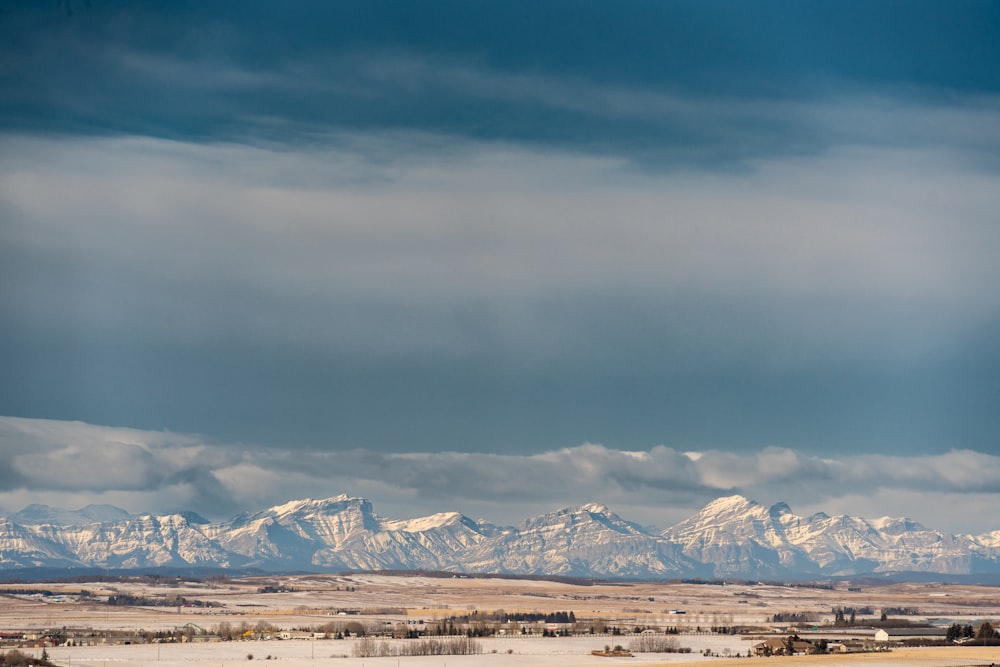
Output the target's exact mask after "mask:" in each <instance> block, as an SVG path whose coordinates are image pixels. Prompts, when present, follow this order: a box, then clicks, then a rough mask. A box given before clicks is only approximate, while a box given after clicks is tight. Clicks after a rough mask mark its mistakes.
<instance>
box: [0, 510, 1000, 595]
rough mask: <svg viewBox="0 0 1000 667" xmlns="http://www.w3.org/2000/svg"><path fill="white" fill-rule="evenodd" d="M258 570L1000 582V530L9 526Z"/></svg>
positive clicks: (148, 556) (336, 514)
mask: <svg viewBox="0 0 1000 667" xmlns="http://www.w3.org/2000/svg"><path fill="white" fill-rule="evenodd" d="M166 566H169V567H177V566H191V567H213V568H218V567H221V568H241V567H256V568H260V569H265V570H270V571H289V570H306V571H344V570H384V569H393V570H443V571H454V572H469V573H511V574H536V575H564V576H584V577H633V578H651V579H668V578H681V577H704V578H710V577H739V578H778V579H795V578H811V577H823V576H850V575H864V574H875V573H892V572H914V571H916V572H926V573H936V574H942V575H945V574H947V575H952V574H1000V531H993V532H990V533H986V534H983V535H980V536H978V537H977V536H972V535H952V534H947V533H942V532H939V531H935V530H931V529H928V528H926V527H924V526H922V525H920V524H919V523H916V522H914V521H911V520H909V519H906V518H893V517H881V518H878V519H872V520H868V519H864V518H860V517H852V516H847V515H839V516H829V515H827V514H825V513H823V512H819V513H816V514H813V515H811V516H808V517H802V516H799V515H796V514H795V513H794V512H793V511H792V510H791V508H790V507H789V506H788V505H787V504H785V503H777V504H775V505H772V506H770V507H767V506H764V505H761V504H759V503H756V502H754V501H752V500H749V499H747V498H744V497H743V496H729V497H724V498H718V499H716V500H713V501H712V502H710V503H709V504H708V505H706V506H705V507H704V508H702V509H701V510H700V511H699V512H697V513H695V514H694V515H692V516H691V517H689V518H687V519H685V520H684V521H681V522H680V523H678V524H676V525H674V526H672V527H671V528H668V529H666V530H663V531H661V532H655V531H650V530H649V529H645V528H643V527H641V526H640V525H638V524H635V523H632V522H629V521H627V520H625V519H623V518H621V517H620V516H618V515H617V514H615V513H614V512H612V511H611V510H610V509H608V508H607V507H606V506H604V505H601V504H599V503H587V504H585V505H582V506H579V507H568V508H563V509H559V510H555V511H552V512H548V513H546V514H543V515H541V516H537V517H532V518H529V519H527V520H525V521H524V523H523V524H522V525H521V526H520V527H512V526H496V525H494V524H491V523H489V522H487V521H483V520H478V521H477V520H474V519H470V518H469V517H467V516H465V515H463V514H461V513H459V512H440V513H437V514H432V515H430V516H426V517H419V518H414V519H391V518H385V517H380V516H378V515H377V514H376V513H375V511H374V509H373V507H372V505H371V503H370V502H369V501H368V500H366V499H364V498H356V497H351V496H348V495H339V496H335V497H331V498H326V499H320V500H313V499H309V498H306V499H301V500H293V501H289V502H287V503H284V504H282V505H277V506H274V507H271V508H267V509H264V510H261V511H258V512H252V513H243V514H239V515H237V516H235V517H233V518H232V519H229V520H227V521H223V522H217V523H212V522H208V521H206V520H205V519H202V518H201V517H199V516H198V515H197V514H194V513H180V514H167V515H161V516H156V515H151V514H143V515H130V514H129V513H127V512H125V511H124V510H120V509H118V508H115V507H111V506H90V507H87V508H84V509H82V510H78V511H69V510H60V509H57V508H50V507H47V506H43V505H32V506H30V507H28V508H25V509H24V510H22V511H20V512H17V513H14V514H11V515H9V516H7V517H0V569H5V570H11V569H20V568H32V567H58V568H79V567H101V568H116V569H118V568H125V569H128V568H152V567H166Z"/></svg>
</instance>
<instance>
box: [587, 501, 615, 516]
mask: <svg viewBox="0 0 1000 667" xmlns="http://www.w3.org/2000/svg"><path fill="white" fill-rule="evenodd" d="M580 511H581V512H590V513H591V514H610V513H611V510H610V509H608V506H607V505H602V504H601V503H587V504H586V505H581V506H580Z"/></svg>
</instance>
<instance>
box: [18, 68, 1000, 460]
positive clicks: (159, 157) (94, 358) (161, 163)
mask: <svg viewBox="0 0 1000 667" xmlns="http://www.w3.org/2000/svg"><path fill="white" fill-rule="evenodd" d="M491 87H492V86H491ZM639 106H641V105H639ZM863 106H864V105H862V104H861V102H856V103H853V104H847V105H845V106H843V107H841V108H839V112H838V110H837V109H830V108H826V107H824V106H823V105H818V106H815V107H812V108H811V109H809V110H808V114H810V115H812V116H815V117H819V118H826V119H827V120H825V121H824V123H825V125H827V126H831V127H832V126H837V125H838V124H848V123H845V122H844V121H843V119H842V116H843V117H846V118H851V117H852V115H853V114H855V113H861V112H860V111H858V110H859V109H861V108H862V107H863ZM863 118H864V119H865V120H866V121H867V122H865V123H859V124H860V125H861V126H864V127H869V126H870V127H872V128H878V127H882V128H890V127H893V126H894V124H895V126H896V127H903V128H906V127H908V126H912V127H917V128H922V127H930V126H932V125H939V126H941V127H943V128H946V129H945V130H943V131H944V132H947V133H951V134H955V133H961V134H963V136H972V134H973V133H975V134H977V136H981V137H986V138H988V137H992V136H1000V133H996V132H993V129H995V126H996V124H997V121H996V118H997V116H996V114H995V113H994V112H990V111H989V107H988V105H982V106H981V109H980V111H979V112H978V113H973V112H970V111H969V110H968V108H965V109H961V110H960V109H958V108H955V109H951V110H949V109H947V108H920V107H904V108H902V109H899V108H895V107H892V108H882V109H880V108H878V107H876V108H874V109H868V110H866V111H864V113H863ZM957 128H961V130H959V129H957ZM914 132H915V131H914ZM910 134H912V133H911V132H909V131H906V130H904V131H903V132H902V134H901V135H900V134H892V133H889V132H888V131H887V132H886V134H885V137H886V138H885V141H883V145H880V146H875V145H868V146H852V145H845V146H843V147H841V148H838V149H836V150H831V151H828V152H825V153H822V154H818V155H803V156H798V157H787V156H786V157H781V158H771V159H760V160H757V161H754V162H752V163H750V164H748V165H747V168H745V169H740V170H735V171H731V172H719V171H701V170H686V171H683V172H658V171H648V170H638V169H637V168H636V165H635V164H634V163H632V162H629V161H628V160H624V159H620V158H609V157H602V156H599V155H598V156H595V155H591V154H584V153H579V152H552V151H545V152H540V151H538V150H534V149H531V148H528V147H524V146H518V145H505V144H497V143H478V142H469V141H466V140H460V139H456V138H454V137H447V136H435V135H426V134H389V135H379V136H375V135H370V134H364V133H355V134H341V135H336V136H328V137H326V139H325V140H324V141H323V142H322V143H321V144H319V145H316V146H313V147H310V148H308V149H302V148H295V149H290V148H288V147H263V146H246V145H230V144H210V145H198V144H190V143H181V142H172V141H163V140H156V139H143V138H135V137H120V138H90V139H85V138H84V139H74V140H49V139H43V138H28V137H23V136H12V135H7V136H5V137H3V138H2V140H0V148H2V150H0V155H2V157H0V210H2V213H3V219H4V225H3V228H2V230H0V239H2V241H3V243H2V245H0V260H2V261H0V278H2V281H0V308H2V309H3V315H4V320H5V321H6V322H9V323H10V326H9V327H8V328H6V329H5V331H3V332H2V333H0V338H2V339H3V340H2V343H3V345H0V354H2V355H4V356H3V361H4V364H5V366H6V367H8V368H9V369H10V371H11V372H10V374H9V381H8V382H7V383H6V384H5V386H4V387H2V388H0V408H2V409H3V411H4V412H6V413H8V414H23V415H33V416H57V417H66V416H70V417H78V418H82V419H85V420H89V421H94V422H104V423H128V424H133V425H141V426H152V427H156V426H159V425H169V426H171V427H173V428H179V429H183V430H189V431H198V432H208V433H212V434H213V435H217V436H218V437H221V438H224V439H227V440H236V439H247V440H256V441H260V440H263V441H265V442H266V441H272V440H273V441H275V442H285V443H287V442H288V440H289V438H291V440H292V441H293V442H294V443H295V444H311V445H313V446H321V447H326V446H336V447H338V448H341V449H345V448H348V449H349V448H352V447H357V446H363V447H373V448H376V449H393V448H399V447H400V446H404V445H401V444H399V445H398V444H394V443H404V442H409V443H411V444H410V445H408V446H404V447H416V448H417V449H433V448H436V447H440V446H444V447H446V448H448V449H456V450H464V449H480V450H481V451H482V450H486V451H488V450H492V449H496V450H499V451H509V448H511V447H514V448H519V450H520V451H522V452H530V451H538V450H539V449H541V448H547V447H550V446H551V443H553V442H556V443H567V442H574V441H575V442H579V441H584V440H596V439H600V440H605V441H610V442H617V443H619V444H620V445H625V446H632V445H637V446H638V445H642V444H645V443H648V442H655V441H658V440H660V439H663V438H667V439H670V440H672V441H681V442H686V443H689V445H690V446H698V447H704V446H712V445H713V444H715V443H727V445H726V446H727V447H728V446H735V447H742V446H750V447H760V446H761V444H778V445H785V446H795V447H803V448H806V449H807V450H809V451H812V452H814V453H815V452H819V451H822V448H823V447H826V446H831V445H834V444H836V445H837V446H843V447H848V448H853V449H858V450H860V449H862V448H872V447H874V448H878V449H882V450H888V451H900V450H901V449H903V448H905V447H917V448H919V449H921V450H923V451H929V450H938V451H939V450H940V449H941V448H942V447H952V446H955V447H972V448H978V449H983V448H988V447H989V446H991V444H992V443H993V442H994V440H995V438H994V434H995V432H996V428H997V419H998V416H997V415H998V412H997V411H996V409H995V407H996V406H995V404H994V403H992V401H991V399H990V398H989V395H988V392H989V386H990V384H991V382H992V380H993V379H995V378H996V377H997V373H998V372H1000V358H998V356H1000V355H998V354H997V348H996V345H995V343H994V341H995V340H996V334H997V327H998V325H1000V300H998V293H997V291H996V290H995V289H994V287H993V286H994V285H995V284H997V283H998V282H1000V274H998V266H997V263H996V261H995V257H996V256H997V253H998V252H1000V228H998V227H997V226H996V225H995V221H994V218H995V211H996V210H1000V195H998V194H997V193H998V192H1000V188H997V187H996V185H997V177H996V172H995V171H993V169H992V166H991V165H988V164H985V163H984V162H983V161H982V160H981V159H979V153H977V151H976V150H974V149H971V148H968V147H967V146H966V144H965V143H963V142H962V141H959V140H949V141H946V142H944V144H943V145H935V144H934V142H933V141H927V142H924V143H923V144H922V145H918V146H916V147H909V148H904V147H902V146H903V145H905V144H906V143H908V139H907V137H909V136H910ZM946 146H947V147H946ZM750 388H752V389H750ZM692 406H696V407H694V409H692ZM719 414H729V415H731V417H730V418H727V419H724V420H720V419H718V418H717V415H719ZM588 419H589V420H590V421H588ZM407 423H409V424H412V426H410V427H407V425H406V424H407ZM602 423H604V424H607V425H608V426H607V427H606V428H605V427H603V426H602V425H601V424H602ZM297 428H300V429H301V430H299V431H295V429H297ZM635 429H639V430H635ZM671 429H673V430H671ZM327 434H330V435H327ZM491 434H492V435H491ZM490 438H492V440H491V439H490ZM414 439H416V440H414Z"/></svg>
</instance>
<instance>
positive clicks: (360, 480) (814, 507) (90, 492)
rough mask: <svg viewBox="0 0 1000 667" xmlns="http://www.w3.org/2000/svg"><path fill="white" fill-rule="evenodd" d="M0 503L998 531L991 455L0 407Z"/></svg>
mask: <svg viewBox="0 0 1000 667" xmlns="http://www.w3.org/2000/svg"><path fill="white" fill-rule="evenodd" d="M0 450H2V451H3V452H4V453H5V456H4V461H3V463H2V466H3V467H2V469H0V506H3V507H6V508H7V509H8V510H10V511H14V510H17V509H20V508H21V507H23V506H24V505H27V504H29V503H36V502H37V503H46V504H50V505H55V506H61V507H67V508H71V509H75V508H78V507H82V506H83V505H86V504H89V503H111V504H116V505H119V506H121V507H123V508H124V509H127V510H129V511H133V512H140V511H148V512H168V511H180V510H194V511H197V512H200V513H202V514H204V515H206V516H209V517H212V518H225V517H228V516H229V515H231V514H233V513H235V512H236V511H239V510H255V509H261V508H264V507H267V506H270V505H273V504H279V503H282V502H285V501H287V500H291V499H296V498H303V497H314V498H320V497H327V496H332V495H336V494H339V493H349V494H352V495H361V496H365V497H367V498H369V499H370V500H371V501H372V502H373V503H374V505H375V508H376V511H378V512H380V513H381V514H383V515H387V516H393V517H401V518H402V517H412V516H418V515H422V514H430V513H433V512H439V511H450V510H457V511H461V512H464V513H465V514H469V515H472V516H483V517H485V518H487V519H490V520H493V521H497V522H500V523H509V522H516V521H518V520H520V519H523V518H527V517H528V516H532V515H534V514H538V513H542V512H545V511H549V510H552V509H554V508H557V507H562V506H567V505H576V504H581V503H584V502H588V501H596V502H602V503H605V504H607V505H609V506H610V507H611V508H612V509H613V510H615V511H617V512H618V513H619V514H621V515H622V516H624V517H625V518H627V519H631V520H634V521H639V522H641V523H648V524H652V525H656V526H659V527H661V528H665V527H668V526H669V525H671V524H672V523H674V522H676V521H678V520H680V519H682V518H684V517H686V516H687V515H689V514H691V513H693V512H694V511H696V510H697V509H699V508H700V507H701V506H702V505H704V504H705V503H706V502H708V501H709V500H711V499H713V498H715V497H719V496H723V495H729V494H733V493H741V494H744V495H746V496H748V497H750V498H752V499H755V500H757V501H759V502H762V503H768V504H770V503H774V502H779V501H787V502H789V504H791V506H792V508H793V510H795V511H797V512H799V513H801V514H808V513H812V512H815V511H820V510H823V511H827V512H828V513H839V512H847V513H852V514H857V515H861V516H866V517H868V518H876V517H879V516H884V515H894V516H899V515H905V516H908V517H910V518H913V519H916V520H918V521H921V522H923V523H924V524H925V525H928V526H929V527H933V528H938V529H940V530H945V531H952V532H971V533H975V534H979V533H983V532H986V531H989V530H996V529H997V528H1000V525H998V524H997V519H996V516H995V512H992V511H986V510H989V509H990V508H994V509H995V507H997V506H998V504H1000V456H995V455H992V454H986V453H982V452H975V451H968V450H954V451H949V452H946V453H943V454H939V455H933V456H914V457H907V456H881V455H863V456H842V457H830V458H827V457H822V458H821V457H815V456H805V455H803V454H801V453H798V452H795V451H793V450H790V449H778V448H767V449H763V450H761V451H759V452H756V453H751V454H734V453H730V452H722V451H714V450H708V451H701V452H679V451H676V450H674V449H671V448H669V447H665V446H656V447H653V448H651V449H649V450H647V451H620V450H615V449H611V448H608V447H605V446H603V445H599V444H592V443H587V444H582V445H579V446H576V447H567V448H562V449H555V450H552V451H547V452H541V453H537V454H530V455H495V454H475V453H457V452H435V453H430V452H423V453H382V452H373V451H364V450H352V451H340V452H310V451H291V450H284V451H280V450H273V449H264V448H257V447H247V446H243V445H236V444H220V443H212V442H208V441H206V440H204V439H202V438H200V437H198V436H194V435H183V434H175V433H164V432H152V431H140V430H135V429H124V428H112V427H105V426H95V425H91V424H85V423H81V422H61V421H50V420H37V419H22V418H15V417H0Z"/></svg>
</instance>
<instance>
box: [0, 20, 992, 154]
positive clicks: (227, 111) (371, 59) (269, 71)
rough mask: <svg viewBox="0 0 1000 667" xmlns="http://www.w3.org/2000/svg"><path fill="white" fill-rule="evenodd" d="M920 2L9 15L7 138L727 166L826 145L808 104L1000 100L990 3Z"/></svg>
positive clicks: (0, 25) (5, 24)
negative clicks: (534, 150) (449, 151)
mask: <svg viewBox="0 0 1000 667" xmlns="http://www.w3.org/2000/svg"><path fill="white" fill-rule="evenodd" d="M917 4H918V7H917V8H911V10H910V11H907V12H905V14H903V15H896V14H894V13H893V12H892V11H891V7H890V6H889V5H887V4H885V3H866V4H856V5H850V6H842V5H841V4H837V5H831V6H826V5H823V4H821V5H816V6H812V7H808V8H805V7H802V6H801V5H799V4H798V3H790V2H770V3H761V4H758V5H757V6H755V7H754V8H753V9H752V10H751V9H749V8H740V7H734V6H732V5H731V4H716V3H665V4H662V5H654V4H649V3H621V4H618V5H616V6H615V7H614V8H611V7H607V6H603V5H601V4H599V3H574V4H573V5H564V4H556V3H542V4H537V3H498V4H488V5H479V4H477V5H468V4H466V3H460V2H444V3H434V4H433V5H431V6H423V7H420V8H419V10H418V9H417V8H416V7H412V6H408V5H404V4H402V3H393V2H384V3H383V2H379V3H369V2H346V3H334V4H331V5H326V6H320V5H317V4H315V3H290V4H286V5H285V6H283V7H282V8H281V9H280V10H278V9H277V8H275V7H269V6H265V5H247V4H246V3H226V2H216V3H177V4H171V5H170V6H169V7H167V6H159V7H158V6H156V5H136V4H135V3H124V2H101V3H96V2H95V3H92V4H91V5H89V6H88V7H85V8H80V9H79V11H77V12H75V13H74V14H73V15H71V16H66V15H64V14H62V13H60V12H59V11H58V10H56V9H55V8H53V7H51V6H47V5H39V4H37V3H9V8H8V13H7V15H6V18H5V20H4V21H2V22H0V30H2V31H3V32H2V35H0V36H2V37H3V39H2V40H0V41H2V43H3V44H4V45H5V46H3V47H0V48H2V49H3V50H2V52H0V53H2V55H3V58H4V61H5V64H6V67H5V68H4V72H5V74H4V75H3V79H0V81H2V83H3V88H4V90H5V91H8V94H7V95H5V100H4V104H3V105H2V106H0V123H2V124H3V125H4V126H6V127H7V128H9V129H20V130H25V131H31V132H41V133H48V132H56V133H69V134H75V133H83V134H132V135H147V136H148V135H151V136H160V137H172V138H176V139H180V140H194V141H218V140H220V139H225V140H236V141H252V142H261V141H270V142H275V143H294V144H305V145H308V144H311V143H313V142H315V141H317V140H320V141H322V140H323V137H324V136H325V135H328V134H329V133H330V132H335V131H351V132H357V131H383V130H386V129H395V130H408V131H421V132H433V133H444V134H448V135H453V136H463V137H468V138H472V139H501V140H508V141H517V142H525V143H531V144H537V145H551V146H561V147H563V148H570V147H572V148H577V149H579V148H586V149H587V150H589V151H592V152H600V153H605V154H625V155H630V156H632V157H633V158H638V159H641V160H644V161H647V162H660V163H668V164H711V165H715V166H720V165H726V164H732V163H733V161H738V160H743V159H748V158H752V157H756V156H761V155H771V154H775V153H782V154H784V153H790V154H797V153H801V152H806V151H808V152H814V151H817V150H821V149H823V148H827V147H829V146H830V145H831V142H835V141H836V140H837V139H838V137H836V136H835V135H829V134H826V133H824V132H820V131H817V130H820V129H822V128H820V127H819V126H818V125H817V124H816V122H815V121H814V119H811V118H809V117H803V116H800V115H798V114H796V113H794V110H793V109H792V107H794V105H795V102H796V101H799V100H802V99H809V100H811V101H814V102H815V101H820V100H831V99H835V98H836V96H837V95H839V94H841V93H842V91H844V90H845V89H847V90H850V89H851V87H856V89H860V90H870V91H875V90H879V89H883V88H884V87H885V86H888V87H889V89H890V90H894V89H895V90H910V91H916V94H917V95H918V96H919V95H920V94H921V93H920V92H919V91H921V90H924V89H926V88H927V87H930V88H944V89H948V90H954V91H957V92H958V93H961V94H968V93H970V92H973V93H988V94H989V93H993V94H995V93H996V92H997V91H998V90H1000V76H998V75H997V73H996V69H995V67H993V64H994V63H995V62H996V61H997V60H1000V47H998V46H997V44H996V40H994V39H992V38H991V36H990V34H989V31H988V30H987V29H986V26H988V25H989V24H990V21H991V20H994V21H995V20H996V19H995V17H994V15H995V13H996V8H995V7H991V6H990V5H983V4H980V3H963V6H964V7H965V8H966V9H967V11H951V9H945V8H943V7H941V6H940V5H938V4H935V3H917ZM508 5H510V6H508ZM888 15H892V19H891V20H890V19H889V17H888ZM777 17H780V20H779V19H778V18H777ZM901 23H902V24H901ZM780 26H784V27H780ZM611 30H613V32H609V31H611ZM960 54H961V55H960ZM748 101H756V104H746V102H748ZM736 102H739V103H737V104H734V103H736ZM778 103H780V104H782V105H784V107H785V108H784V109H780V107H775V105H776V104H778ZM776 108H777V109H779V112H778V113H776ZM864 127H866V124H865V123H860V124H857V125H855V126H854V129H855V131H859V130H861V129H862V128H864ZM922 139H924V140H926V139H927V136H926V135H923V137H922Z"/></svg>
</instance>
